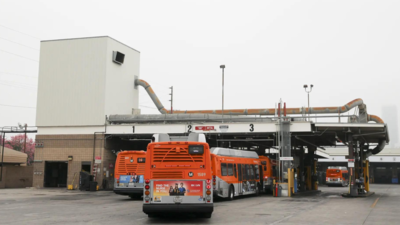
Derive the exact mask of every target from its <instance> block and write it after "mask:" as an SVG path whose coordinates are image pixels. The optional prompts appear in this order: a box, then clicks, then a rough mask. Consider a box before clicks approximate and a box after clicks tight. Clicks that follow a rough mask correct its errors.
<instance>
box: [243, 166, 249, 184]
mask: <svg viewBox="0 0 400 225" xmlns="http://www.w3.org/2000/svg"><path fill="white" fill-rule="evenodd" d="M243 175H244V180H248V179H249V165H244V173H243Z"/></svg>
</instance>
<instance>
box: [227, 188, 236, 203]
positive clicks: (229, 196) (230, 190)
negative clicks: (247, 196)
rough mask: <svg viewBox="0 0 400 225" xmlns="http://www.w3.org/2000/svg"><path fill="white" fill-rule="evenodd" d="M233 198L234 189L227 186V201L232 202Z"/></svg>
mask: <svg viewBox="0 0 400 225" xmlns="http://www.w3.org/2000/svg"><path fill="white" fill-rule="evenodd" d="M234 196H235V189H234V188H233V186H232V185H231V186H229V192H228V200H229V201H232V200H233V198H234Z"/></svg>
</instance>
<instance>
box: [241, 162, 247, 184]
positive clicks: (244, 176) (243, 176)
mask: <svg viewBox="0 0 400 225" xmlns="http://www.w3.org/2000/svg"><path fill="white" fill-rule="evenodd" d="M242 178H243V180H247V177H246V165H244V164H242Z"/></svg>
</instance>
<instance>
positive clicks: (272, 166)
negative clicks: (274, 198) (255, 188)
mask: <svg viewBox="0 0 400 225" xmlns="http://www.w3.org/2000/svg"><path fill="white" fill-rule="evenodd" d="M259 159H260V161H261V167H262V168H261V170H262V173H263V175H264V192H265V193H271V194H272V192H273V188H274V187H273V180H274V179H275V180H276V179H277V174H278V173H277V168H276V167H277V163H276V160H274V159H270V158H269V157H267V156H259Z"/></svg>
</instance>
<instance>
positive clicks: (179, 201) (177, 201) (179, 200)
mask: <svg viewBox="0 0 400 225" xmlns="http://www.w3.org/2000/svg"><path fill="white" fill-rule="evenodd" d="M174 202H175V203H181V202H182V198H181V197H175V198H174Z"/></svg>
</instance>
